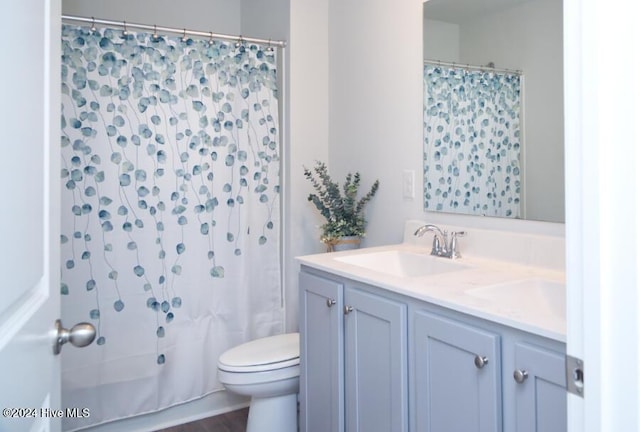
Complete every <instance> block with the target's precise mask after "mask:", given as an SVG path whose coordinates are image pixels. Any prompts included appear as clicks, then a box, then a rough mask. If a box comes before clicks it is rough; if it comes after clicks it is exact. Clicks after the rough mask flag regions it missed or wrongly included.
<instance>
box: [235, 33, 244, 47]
mask: <svg viewBox="0 0 640 432" xmlns="http://www.w3.org/2000/svg"><path fill="white" fill-rule="evenodd" d="M242 43H243V40H242V35H240V37H239V38H238V41H237V42H236V48H240V46H241V45H242Z"/></svg>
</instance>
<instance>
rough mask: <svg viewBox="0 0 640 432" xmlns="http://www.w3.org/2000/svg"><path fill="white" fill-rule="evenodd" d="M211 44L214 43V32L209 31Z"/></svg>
mask: <svg viewBox="0 0 640 432" xmlns="http://www.w3.org/2000/svg"><path fill="white" fill-rule="evenodd" d="M209 45H213V32H209Z"/></svg>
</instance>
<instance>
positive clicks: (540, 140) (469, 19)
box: [424, 0, 564, 222]
mask: <svg viewBox="0 0 640 432" xmlns="http://www.w3.org/2000/svg"><path fill="white" fill-rule="evenodd" d="M562 38H563V36H562V0H429V1H426V2H425V3H424V58H425V60H431V61H436V62H437V61H439V62H444V63H455V64H457V65H465V67H462V68H461V67H458V66H445V65H442V66H440V70H439V71H437V74H436V78H438V79H434V73H436V69H437V68H438V66H437V65H436V66H431V67H427V66H425V68H424V72H425V142H424V146H425V147H424V159H425V177H424V182H425V189H424V191H425V197H424V198H425V210H428V211H432V210H436V209H434V207H436V206H438V204H439V203H440V204H441V203H442V202H443V200H442V193H443V192H446V194H447V195H448V198H449V202H453V201H456V202H457V203H458V204H461V203H464V199H465V195H466V198H468V199H469V201H470V202H472V203H475V204H474V205H457V204H456V205H455V206H452V205H446V206H445V205H441V206H440V207H441V208H442V211H453V212H465V213H467V214H481V215H487V216H492V215H501V216H506V217H515V218H522V219H529V220H541V221H550V222H564V144H563V142H564V126H563V125H564V118H563V70H562V56H563V52H562V51H563V50H562ZM467 65H468V66H469V67H467ZM487 65H491V66H494V67H495V69H500V70H510V71H522V76H521V77H520V78H519V79H521V80H522V82H521V83H520V84H521V86H520V88H521V92H520V93H519V94H518V95H517V96H519V98H520V100H519V101H517V104H518V105H519V106H521V110H518V109H517V108H515V105H514V104H515V103H516V102H515V99H513V100H511V99H509V98H510V97H511V96H513V94H514V91H515V90H514V88H515V87H513V85H514V80H515V78H514V77H515V76H516V75H517V74H514V73H512V72H510V71H506V72H504V71H503V72H500V71H495V72H494V71H491V70H489V69H487V68H484V69H483V68H482V67H486V66H487ZM475 66H480V67H481V68H477V67H475ZM465 71H467V72H465ZM443 73H446V81H447V82H453V83H454V84H455V86H454V87H453V88H451V89H449V90H445V88H444V87H443V88H442V89H440V96H439V97H441V98H443V100H442V101H440V107H442V106H443V105H446V104H447V103H449V104H450V105H454V106H453V107H449V108H448V109H454V110H455V111H456V115H457V113H459V112H462V111H463V109H464V110H465V111H470V110H473V111H474V112H473V113H472V115H471V117H470V118H469V119H466V120H460V119H459V120H458V121H459V123H460V124H458V125H455V124H448V125H447V124H446V120H447V117H448V116H447V115H445V114H443V113H441V112H438V111H434V110H433V105H434V103H433V102H434V100H433V98H434V93H433V90H434V87H431V88H428V86H431V85H434V83H436V84H437V83H438V82H440V83H441V82H442V74H443ZM438 74H440V75H438ZM483 79H484V80H485V81H484V82H480V84H479V86H477V87H476V88H475V89H473V88H472V89H471V90H470V89H469V87H467V85H468V84H469V82H472V81H478V80H483ZM507 81H509V83H508V85H507ZM474 85H478V83H477V82H475V83H474ZM491 88H498V89H501V90H500V91H499V92H498V93H497V96H495V98H497V99H495V100H497V101H498V102H499V104H501V106H499V107H495V108H491V110H490V109H489V108H488V107H487V105H486V102H487V101H488V100H489V98H490V96H487V95H484V96H482V94H483V93H482V91H480V90H481V89H491ZM429 91H431V94H429ZM454 91H455V92H454ZM460 94H464V98H465V100H466V102H465V105H464V106H462V105H460V104H459V103H458V102H455V98H454V103H453V104H452V102H451V100H452V98H453V96H456V97H457V96H459V95H460ZM429 97H431V106H429ZM492 97H493V96H492ZM447 101H448V102H447ZM435 105H437V103H436V104H435ZM427 107H429V110H430V111H427ZM510 110H514V112H511V111H510ZM467 114H468V113H467ZM430 116H436V117H437V120H438V121H437V122H435V123H434V120H435V118H434V117H430ZM451 119H452V118H451V117H450V118H449V120H450V121H451ZM472 119H473V120H472ZM478 119H480V120H478ZM482 120H487V121H484V122H483V121H482ZM474 122H475V123H474ZM429 125H430V127H431V130H429V131H427V127H429ZM483 125H486V126H483ZM492 125H493V126H492ZM438 126H442V127H441V128H440V132H442V133H443V135H442V136H441V137H440V138H441V139H440V141H439V142H438V145H439V146H440V147H441V148H440V153H439V156H440V157H441V160H440V161H436V160H435V159H436V158H437V157H438V156H437V155H436V149H435V148H434V146H435V144H436V139H437V137H436V136H435V135H433V132H434V129H433V128H434V127H435V128H437V127H438ZM445 126H448V127H449V130H450V131H451V132H450V134H449V136H448V137H447V138H446V142H445V141H444V138H445V136H446V131H445ZM456 130H457V132H458V133H459V134H461V135H464V137H465V138H464V141H463V140H462V139H451V138H452V137H453V134H454V133H455V131H456ZM436 132H437V130H436ZM428 134H431V135H428ZM509 134H511V135H510V137H509V139H508V140H505V137H507V136H508V135H509ZM429 137H431V139H429ZM458 138H459V137H458ZM489 139H491V140H493V141H492V142H491V143H490V142H489ZM471 141H473V142H471ZM474 145H475V147H473V146H474ZM442 149H444V153H445V155H446V156H448V157H449V159H448V161H446V163H445V160H444V159H443V158H442V156H443V155H442ZM452 155H453V156H454V157H453V158H451V156H452ZM514 158H515V159H514ZM491 160H493V161H494V162H496V161H497V162H496V164H494V165H493V166H491V165H490V161H491ZM438 162H440V166H439V167H438V169H439V170H440V173H441V174H442V173H443V172H444V173H446V174H448V176H446V175H445V176H442V175H439V176H434V175H433V174H434V173H435V172H436V171H437V170H436V164H437V163H438ZM456 174H457V175H456ZM470 178H473V180H474V181H476V182H479V183H482V184H484V185H489V186H488V187H489V190H487V189H480V188H478V187H474V186H473V185H471V183H470V181H469V179H470ZM505 179H507V180H505ZM456 180H457V181H458V184H457V185H453V184H452V183H455V181H456ZM434 182H435V183H439V182H444V184H435V183H434ZM496 182H499V183H496ZM436 190H439V191H438V194H439V195H438V196H436V195H435V193H436ZM456 194H457V195H458V196H456ZM474 194H475V196H474ZM480 194H483V196H482V197H480V196H479V195H480ZM478 203H482V204H478ZM493 203H495V205H496V207H497V206H502V208H490V207H485V208H483V207H484V206H485V205H489V204H493ZM467 204H469V202H467ZM516 204H517V205H516ZM474 208H475V210H473V209H474ZM514 209H517V211H514Z"/></svg>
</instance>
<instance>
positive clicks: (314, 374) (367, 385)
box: [300, 271, 408, 432]
mask: <svg viewBox="0 0 640 432" xmlns="http://www.w3.org/2000/svg"><path fill="white" fill-rule="evenodd" d="M300 288H301V290H300V293H301V299H300V305H301V322H300V334H301V346H300V349H301V359H300V362H301V376H300V430H301V431H302V432H343V431H346V432H390V431H393V432H407V431H408V401H407V397H408V390H407V354H406V353H407V312H406V311H407V306H406V304H404V303H401V302H399V301H396V300H392V299H388V298H385V297H381V296H379V295H377V294H375V293H373V292H371V290H369V289H368V288H367V287H364V286H360V285H357V284H351V283H346V284H344V283H342V282H340V280H339V279H337V280H333V279H332V278H324V277H322V276H320V275H315V274H310V273H307V272H304V271H303V272H301V273H300ZM374 290H375V289H374Z"/></svg>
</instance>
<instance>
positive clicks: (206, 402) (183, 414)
mask: <svg viewBox="0 0 640 432" xmlns="http://www.w3.org/2000/svg"><path fill="white" fill-rule="evenodd" d="M248 406H249V399H248V398H245V397H242V396H238V395H236V394H232V393H228V392H226V391H224V390H222V391H219V392H215V393H211V394H209V395H206V396H204V397H202V398H200V399H195V400H193V401H190V402H186V403H183V404H180V405H175V406H172V407H170V408H166V409H164V410H162V411H157V412H154V413H150V414H142V415H139V416H135V417H129V418H127V419H122V420H116V421H112V422H109V423H104V424H101V425H97V426H92V427H89V428H86V429H82V431H83V432H122V431H125V430H126V431H127V432H154V431H157V430H160V429H165V428H169V427H172V426H176V425H179V424H183V423H189V422H192V421H196V420H201V419H203V418H207V417H212V416H216V415H219V414H224V413H226V412H229V411H234V410H237V409H241V408H245V407H248Z"/></svg>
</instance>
